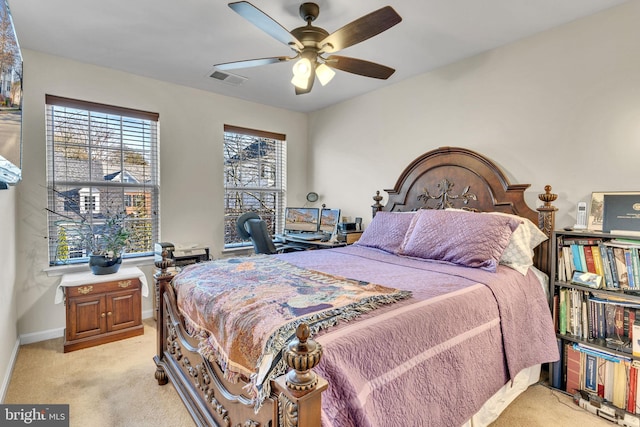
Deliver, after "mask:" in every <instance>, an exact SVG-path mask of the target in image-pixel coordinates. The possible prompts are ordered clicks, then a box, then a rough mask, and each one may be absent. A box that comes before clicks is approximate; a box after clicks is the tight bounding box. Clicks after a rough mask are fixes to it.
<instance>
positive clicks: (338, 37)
mask: <svg viewBox="0 0 640 427" xmlns="http://www.w3.org/2000/svg"><path fill="white" fill-rule="evenodd" d="M400 21H402V17H401V16H400V15H398V14H397V13H396V11H395V10H393V8H392V7H391V6H385V7H383V8H382V9H378V10H376V11H375V12H371V13H370V14H368V15H365V16H363V17H361V18H358V19H356V20H355V21H353V22H350V23H348V24H347V25H345V26H344V27H342V28H340V29H338V30H336V31H334V32H333V33H331V34H329V35H328V36H327V37H325V39H324V40H322V41H321V42H320V43H318V46H320V49H321V50H322V51H323V52H326V53H333V52H337V51H339V50H342V49H345V48H348V47H349V46H353V45H354V44H356V43H360V42H363V41H365V40H367V39H369V38H371V37H373V36H375V35H377V34H380V33H381V32H383V31H386V30H388V29H389V28H391V27H393V26H394V25H396V24H397V23H399V22H400Z"/></svg>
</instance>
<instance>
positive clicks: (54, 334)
mask: <svg viewBox="0 0 640 427" xmlns="http://www.w3.org/2000/svg"><path fill="white" fill-rule="evenodd" d="M60 337H64V328H58V329H49V330H48V331H41V332H32V333H30V334H22V335H20V345H25V344H33V343H34V342H40V341H46V340H52V339H54V338H60Z"/></svg>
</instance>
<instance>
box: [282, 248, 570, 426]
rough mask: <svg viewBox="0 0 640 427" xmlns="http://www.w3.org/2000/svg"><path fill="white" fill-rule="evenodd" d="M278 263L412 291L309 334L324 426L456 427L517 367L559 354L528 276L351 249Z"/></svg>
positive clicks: (536, 285) (536, 286) (540, 296)
mask: <svg viewBox="0 0 640 427" xmlns="http://www.w3.org/2000/svg"><path fill="white" fill-rule="evenodd" d="M279 256H280V257H281V258H283V259H285V260H287V261H288V262H290V263H292V264H294V265H298V266H301V267H305V268H313V269H315V270H319V271H324V272H327V273H330V274H336V275H341V276H344V277H347V278H354V279H358V280H365V281H371V282H374V283H378V284H381V285H385V286H390V287H394V288H398V289H403V290H408V291H411V292H412V294H413V297H412V298H410V299H408V300H405V301H401V302H398V303H396V304H393V305H390V306H387V307H382V308H380V309H378V310H376V311H375V312H372V313H369V314H365V315H364V316H363V317H361V318H360V319H359V320H358V321H356V322H350V323H347V324H342V325H338V326H336V327H334V328H332V329H330V330H329V331H327V332H324V333H321V334H319V336H317V337H315V338H316V339H317V340H318V342H320V343H321V344H322V345H323V347H324V355H323V359H322V361H321V363H320V365H319V366H318V367H317V368H316V372H318V373H319V374H320V375H322V376H324V377H325V378H326V379H327V380H328V381H329V384H330V386H329V389H328V390H327V391H326V392H325V393H323V424H325V425H327V426H330V425H333V426H334V427H348V426H354V427H355V426H358V427H366V426H381V427H382V426H385V427H387V426H392V425H397V426H418V425H420V426H456V425H461V424H462V423H463V422H465V421H466V420H468V419H469V418H470V417H471V416H472V415H473V414H474V413H475V412H477V410H478V409H479V408H480V407H481V406H482V404H483V403H484V402H485V401H486V400H487V399H488V398H489V397H491V396H492V395H493V394H494V393H495V392H496V391H497V390H498V389H499V388H500V387H502V386H503V385H504V384H506V383H507V382H508V381H509V380H510V379H511V378H513V377H514V376H515V375H516V374H517V373H518V372H519V371H520V370H521V369H523V368H527V367H530V366H533V365H536V364H540V363H546V362H552V361H555V360H557V359H558V357H559V356H558V350H557V346H556V344H555V334H554V331H553V325H552V321H551V315H550V313H549V308H548V306H547V302H546V297H545V294H544V291H543V289H542V286H541V284H540V282H539V281H538V280H537V279H536V278H535V276H534V274H533V273H532V272H529V274H528V275H527V277H523V276H522V275H521V274H520V273H518V272H516V271H514V270H512V269H510V268H507V267H503V266H500V267H499V268H498V272H497V273H489V272H486V271H482V270H479V269H472V268H464V267H457V266H452V265H448V264H440V263H435V262H427V261H424V260H416V259H410V258H399V257H397V256H393V255H390V254H387V253H384V252H382V251H377V250H374V249H369V248H364V247H358V246H350V247H346V248H339V249H332V250H322V251H307V252H296V253H289V254H282V255H279Z"/></svg>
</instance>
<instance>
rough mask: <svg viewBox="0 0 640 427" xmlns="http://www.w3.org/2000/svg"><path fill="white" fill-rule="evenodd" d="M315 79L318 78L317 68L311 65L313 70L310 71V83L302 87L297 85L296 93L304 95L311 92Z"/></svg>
mask: <svg viewBox="0 0 640 427" xmlns="http://www.w3.org/2000/svg"><path fill="white" fill-rule="evenodd" d="M315 80H316V70H315V69H314V68H313V67H311V72H310V73H309V83H308V84H307V88H306V89H300V88H299V87H298V86H295V88H296V95H304V94H305V93H309V92H311V89H313V82H315Z"/></svg>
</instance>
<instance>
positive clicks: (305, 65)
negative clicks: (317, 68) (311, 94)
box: [291, 58, 311, 89]
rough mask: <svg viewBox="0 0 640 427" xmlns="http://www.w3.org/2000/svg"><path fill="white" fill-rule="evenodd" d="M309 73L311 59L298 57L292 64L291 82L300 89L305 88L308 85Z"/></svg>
mask: <svg viewBox="0 0 640 427" xmlns="http://www.w3.org/2000/svg"><path fill="white" fill-rule="evenodd" d="M310 74H311V61H309V60H308V59H307V58H300V60H299V61H298V62H296V63H295V64H293V78H292V79H291V83H293V85H294V86H296V87H299V88H300V89H306V88H307V87H308V85H309V75H310Z"/></svg>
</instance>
